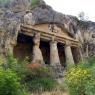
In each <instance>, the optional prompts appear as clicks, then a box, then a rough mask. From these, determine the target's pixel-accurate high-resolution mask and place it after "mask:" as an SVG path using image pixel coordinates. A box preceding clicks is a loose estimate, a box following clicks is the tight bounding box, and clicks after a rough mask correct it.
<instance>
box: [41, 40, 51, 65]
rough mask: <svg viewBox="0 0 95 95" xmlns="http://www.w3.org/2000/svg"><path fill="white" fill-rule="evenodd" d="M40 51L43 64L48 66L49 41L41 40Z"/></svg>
mask: <svg viewBox="0 0 95 95" xmlns="http://www.w3.org/2000/svg"><path fill="white" fill-rule="evenodd" d="M40 49H41V52H42V55H43V59H44V62H45V64H46V65H50V45H49V41H42V40H41V42H40Z"/></svg>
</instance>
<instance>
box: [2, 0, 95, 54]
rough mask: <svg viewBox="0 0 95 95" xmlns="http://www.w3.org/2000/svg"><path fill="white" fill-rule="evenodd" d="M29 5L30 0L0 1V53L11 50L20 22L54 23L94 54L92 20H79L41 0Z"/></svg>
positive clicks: (31, 23)
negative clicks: (33, 6)
mask: <svg viewBox="0 0 95 95" xmlns="http://www.w3.org/2000/svg"><path fill="white" fill-rule="evenodd" d="M31 7H32V6H31V0H8V2H3V1H2V2H0V54H6V52H7V51H9V50H10V51H12V48H13V46H15V45H16V43H17V35H18V31H19V30H20V24H21V23H24V24H29V25H36V24H42V23H55V24H57V25H58V26H59V27H61V28H65V29H66V30H67V32H68V34H69V35H71V36H72V37H74V38H77V39H79V41H80V42H81V45H82V47H83V48H85V46H87V45H88V46H89V50H90V53H89V54H90V55H91V56H92V55H94V54H95V50H94V47H95V23H94V22H90V21H88V22H85V21H80V20H78V19H77V18H76V17H74V16H69V15H63V14H61V13H58V12H56V11H54V10H53V9H52V8H51V7H50V6H48V5H47V4H45V2H44V1H43V0H40V3H39V4H38V5H37V6H36V7H35V8H33V9H32V10H31ZM27 10H28V12H27ZM26 12H27V14H26ZM84 50H85V49H84Z"/></svg>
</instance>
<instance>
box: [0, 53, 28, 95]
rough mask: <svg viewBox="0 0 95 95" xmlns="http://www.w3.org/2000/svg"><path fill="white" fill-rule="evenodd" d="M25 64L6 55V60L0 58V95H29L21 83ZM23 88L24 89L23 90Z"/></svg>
mask: <svg viewBox="0 0 95 95" xmlns="http://www.w3.org/2000/svg"><path fill="white" fill-rule="evenodd" d="M25 63H26V61H25V60H24V61H23V65H22V63H21V62H20V61H19V60H17V59H15V58H14V57H13V56H12V55H8V57H7V60H5V59H4V58H1V57H0V95H29V94H28V92H27V91H26V88H25V86H24V85H23V84H22V83H21V82H22V79H23V78H24V77H25V72H26V70H25ZM23 88H25V89H23Z"/></svg>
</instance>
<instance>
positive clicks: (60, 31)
mask: <svg viewBox="0 0 95 95" xmlns="http://www.w3.org/2000/svg"><path fill="white" fill-rule="evenodd" d="M33 28H34V29H35V30H38V31H43V32H46V33H50V32H51V33H54V34H55V35H58V36H64V37H66V38H68V39H74V38H73V37H72V36H70V35H69V33H68V32H67V31H66V29H65V28H61V27H58V26H57V25H56V24H38V25H35V26H33Z"/></svg>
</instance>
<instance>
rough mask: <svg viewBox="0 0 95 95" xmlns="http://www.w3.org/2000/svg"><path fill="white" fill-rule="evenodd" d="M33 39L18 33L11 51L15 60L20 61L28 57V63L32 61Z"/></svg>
mask: <svg viewBox="0 0 95 95" xmlns="http://www.w3.org/2000/svg"><path fill="white" fill-rule="evenodd" d="M32 49H33V38H32V37H30V36H27V35H24V34H21V33H19V34H18V37H17V45H16V46H15V47H14V49H13V54H14V57H15V58H18V59H20V60H23V59H25V58H26V57H28V59H29V61H31V60H32Z"/></svg>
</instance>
